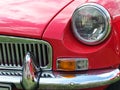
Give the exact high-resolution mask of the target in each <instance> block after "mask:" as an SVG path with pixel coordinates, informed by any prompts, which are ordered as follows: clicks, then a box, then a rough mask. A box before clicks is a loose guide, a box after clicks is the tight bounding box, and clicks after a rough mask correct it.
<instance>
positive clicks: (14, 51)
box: [0, 36, 52, 69]
mask: <svg viewBox="0 0 120 90" xmlns="http://www.w3.org/2000/svg"><path fill="white" fill-rule="evenodd" d="M27 52H31V53H33V55H34V56H35V60H36V62H37V63H38V65H39V66H40V67H41V68H44V69H45V68H46V69H50V68H51V66H52V65H51V62H52V58H51V55H52V49H51V46H50V45H49V43H47V42H45V41H42V40H36V39H26V38H15V37H4V36H0V68H2V67H3V68H13V69H14V68H15V69H16V68H20V69H21V68H22V66H23V62H24V61H23V60H24V57H25V55H26V53H27Z"/></svg>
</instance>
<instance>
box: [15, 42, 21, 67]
mask: <svg viewBox="0 0 120 90" xmlns="http://www.w3.org/2000/svg"><path fill="white" fill-rule="evenodd" d="M15 52H16V66H19V64H20V59H19V51H18V44H15Z"/></svg>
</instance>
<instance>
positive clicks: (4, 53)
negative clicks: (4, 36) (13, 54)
mask: <svg viewBox="0 0 120 90" xmlns="http://www.w3.org/2000/svg"><path fill="white" fill-rule="evenodd" d="M2 52H3V61H4V64H6V65H7V58H6V56H7V55H6V52H5V45H4V44H2Z"/></svg>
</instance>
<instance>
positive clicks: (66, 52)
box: [0, 0, 120, 90]
mask: <svg viewBox="0 0 120 90" xmlns="http://www.w3.org/2000/svg"><path fill="white" fill-rule="evenodd" d="M88 2H89V3H97V4H100V5H102V6H103V7H104V8H105V9H106V10H108V12H109V13H110V16H111V26H112V28H111V33H110V35H109V37H108V38H107V39H106V40H105V41H103V42H102V43H101V44H99V45H94V46H91V45H90V46H89V45H85V44H83V43H81V42H80V41H78V40H77V39H76V38H75V37H74V35H73V32H72V26H71V17H72V14H73V12H74V11H75V9H76V8H77V7H79V6H80V5H82V4H85V3H88ZM119 4H120V0H20V1H17V0H10V1H9V0H1V1H0V34H1V35H5V36H13V37H23V38H31V39H38V40H44V41H47V42H48V43H49V44H50V45H51V46H52V52H53V55H52V71H54V72H57V73H60V72H58V70H57V67H56V65H57V62H56V60H57V59H58V58H66V57H67V58H76V57H77V58H88V61H89V66H88V70H87V71H88V72H89V71H97V70H106V69H116V68H118V67H119V65H120V40H119V37H120V26H119V24H120V7H119ZM84 72H86V71H74V72H71V73H72V74H73V73H84ZM62 73H66V72H65V71H64V72H62ZM67 73H68V72H67ZM107 86H108V85H107ZM104 88H106V85H105V87H104V86H100V87H99V86H98V87H97V88H93V87H92V90H94V89H95V90H96V89H98V90H99V89H100V90H103V89H104ZM78 89H79V88H78ZM83 89H84V88H83ZM90 90H91V89H90Z"/></svg>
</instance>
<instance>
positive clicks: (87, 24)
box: [72, 4, 110, 45]
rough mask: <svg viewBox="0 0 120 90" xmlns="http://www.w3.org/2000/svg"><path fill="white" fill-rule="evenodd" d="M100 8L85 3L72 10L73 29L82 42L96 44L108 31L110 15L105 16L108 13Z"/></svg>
mask: <svg viewBox="0 0 120 90" xmlns="http://www.w3.org/2000/svg"><path fill="white" fill-rule="evenodd" d="M95 5H96V4H95ZM102 9H103V8H101V7H97V6H94V5H85V6H82V7H79V8H78V9H76V11H75V12H74V14H73V18H72V23H73V29H74V30H73V31H74V33H75V35H76V36H77V38H78V39H79V40H80V41H82V42H83V43H85V44H88V45H94V44H98V43H100V42H101V41H103V39H105V37H106V36H107V35H108V33H109V32H110V25H109V24H110V22H109V21H110V20H109V19H110V16H107V15H109V14H108V12H107V11H106V10H102ZM104 11H105V12H104ZM106 12H107V15H106Z"/></svg>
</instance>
